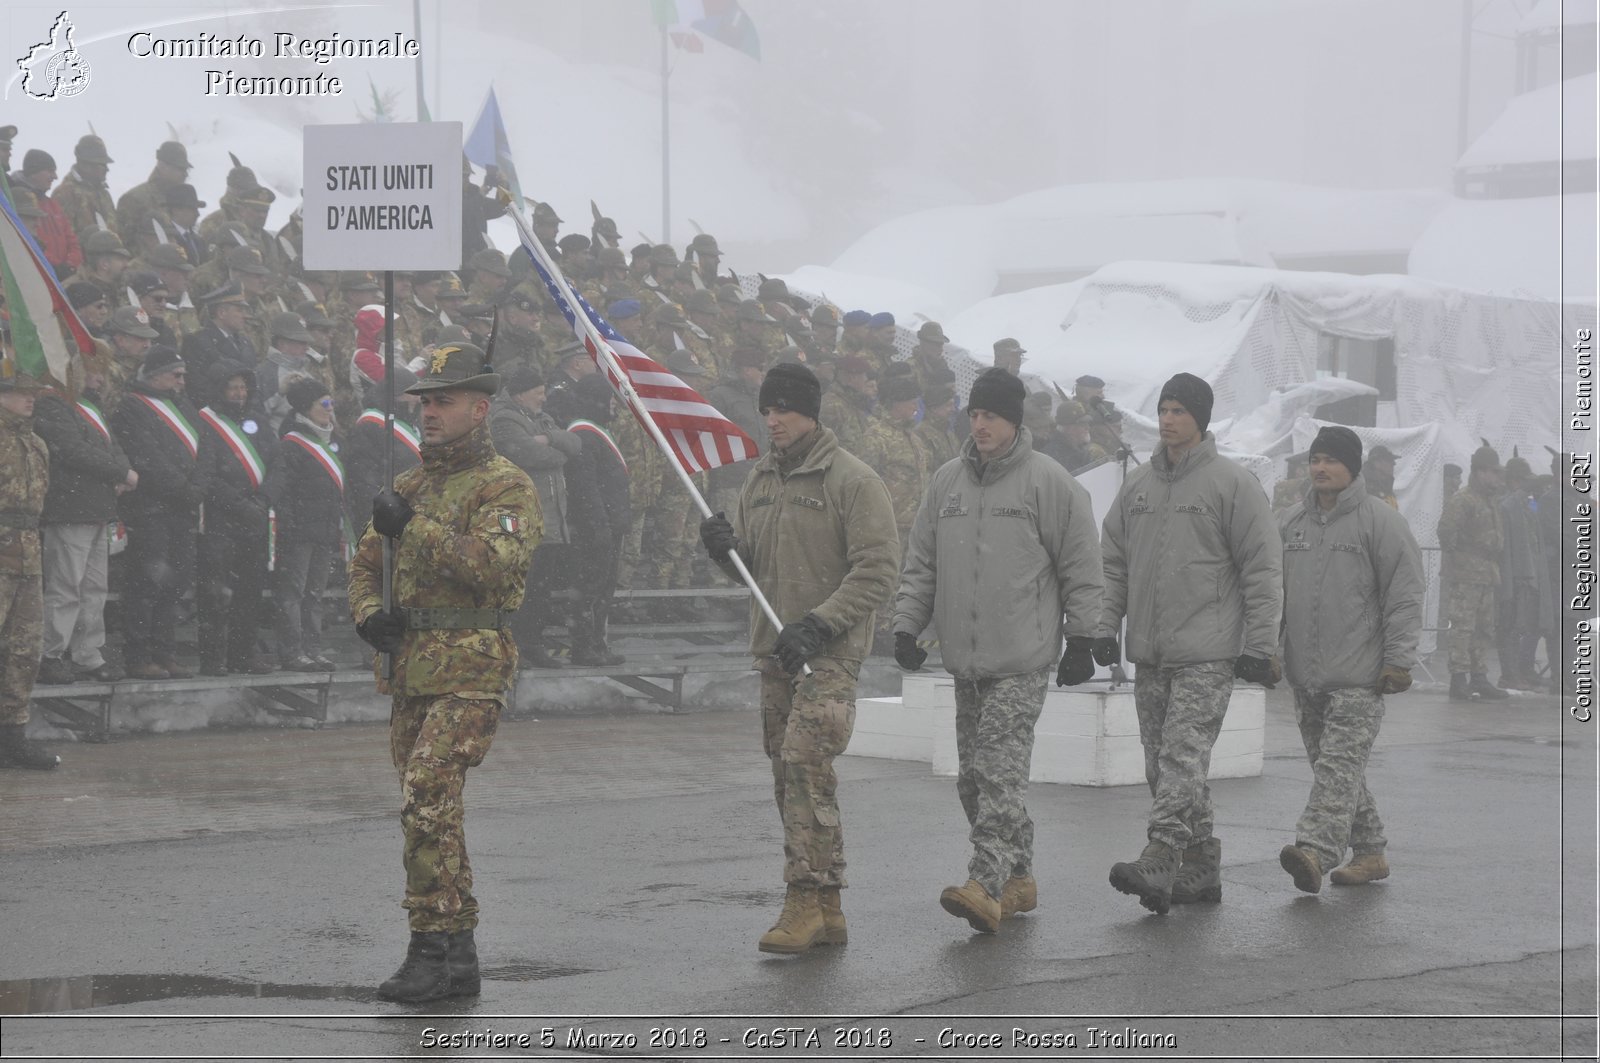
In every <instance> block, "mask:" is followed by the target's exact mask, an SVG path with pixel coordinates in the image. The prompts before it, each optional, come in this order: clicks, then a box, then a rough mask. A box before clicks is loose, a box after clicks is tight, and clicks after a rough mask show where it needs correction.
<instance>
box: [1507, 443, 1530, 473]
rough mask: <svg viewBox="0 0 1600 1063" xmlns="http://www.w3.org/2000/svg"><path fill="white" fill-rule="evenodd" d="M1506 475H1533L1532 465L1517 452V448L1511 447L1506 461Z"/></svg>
mask: <svg viewBox="0 0 1600 1063" xmlns="http://www.w3.org/2000/svg"><path fill="white" fill-rule="evenodd" d="M1506 475H1507V476H1509V477H1519V476H1520V477H1528V476H1532V475H1533V467H1532V466H1531V465H1529V464H1528V459H1527V458H1524V457H1523V456H1522V455H1521V454H1518V453H1517V448H1516V447H1512V448H1511V457H1510V458H1509V459H1508V460H1507V461H1506Z"/></svg>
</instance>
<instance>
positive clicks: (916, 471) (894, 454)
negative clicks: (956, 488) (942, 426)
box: [859, 417, 935, 545]
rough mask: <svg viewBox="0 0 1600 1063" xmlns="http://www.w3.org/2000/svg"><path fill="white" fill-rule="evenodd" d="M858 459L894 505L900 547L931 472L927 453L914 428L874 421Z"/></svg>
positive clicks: (882, 420)
mask: <svg viewBox="0 0 1600 1063" xmlns="http://www.w3.org/2000/svg"><path fill="white" fill-rule="evenodd" d="M859 455H860V457H861V460H862V461H864V462H866V463H867V464H868V465H869V466H871V467H872V469H873V470H874V471H875V472H877V474H878V475H879V477H881V478H882V479H883V485H884V486H885V487H887V488H888V489H889V498H890V499H891V500H892V501H893V502H894V523H895V527H897V528H899V529H900V539H901V543H902V545H903V544H904V541H905V537H906V533H907V532H909V531H910V530H911V522H912V521H914V520H916V519H917V507H919V506H920V505H921V504H922V492H923V490H924V489H925V488H926V487H927V486H928V477H929V475H930V474H931V473H932V472H933V470H934V468H935V466H933V465H932V463H931V462H930V461H929V458H928V449H927V447H926V445H924V443H923V442H922V437H921V436H920V435H918V434H917V430H916V426H915V425H906V426H904V427H902V426H900V425H897V424H893V423H891V422H890V421H889V420H888V419H887V418H884V417H874V418H873V419H872V424H871V426H870V427H869V428H868V429H867V437H866V440H865V441H864V442H863V443H862V446H861V450H860V452H859Z"/></svg>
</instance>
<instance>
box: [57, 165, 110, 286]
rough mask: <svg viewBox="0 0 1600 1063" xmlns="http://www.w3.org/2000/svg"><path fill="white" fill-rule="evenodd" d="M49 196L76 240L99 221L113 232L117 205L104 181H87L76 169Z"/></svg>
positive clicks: (70, 171)
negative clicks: (63, 215)
mask: <svg viewBox="0 0 1600 1063" xmlns="http://www.w3.org/2000/svg"><path fill="white" fill-rule="evenodd" d="M50 198H51V199H53V200H55V201H56V203H57V204H58V205H60V207H61V209H62V211H63V212H65V214H66V216H67V221H68V222H69V223H70V224H71V225H72V231H73V232H75V233H77V234H78V239H79V240H82V239H83V238H84V237H85V236H87V235H88V234H89V233H92V232H94V231H95V230H97V229H99V228H100V227H101V222H104V223H105V227H106V228H107V229H109V230H111V231H112V232H116V231H117V207H116V204H115V203H113V202H112V200H111V190H110V189H108V188H107V187H106V186H105V185H103V184H101V185H91V184H89V182H87V181H85V180H84V179H83V178H81V177H79V176H78V171H77V169H76V168H74V169H72V170H69V171H68V172H67V176H66V177H64V178H62V179H61V183H60V184H59V185H57V186H56V190H55V193H54V194H53V195H52V196H51V197H50ZM114 305H120V304H114Z"/></svg>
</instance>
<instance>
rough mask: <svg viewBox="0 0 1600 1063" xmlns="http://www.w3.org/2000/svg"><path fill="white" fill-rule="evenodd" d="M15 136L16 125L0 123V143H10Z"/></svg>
mask: <svg viewBox="0 0 1600 1063" xmlns="http://www.w3.org/2000/svg"><path fill="white" fill-rule="evenodd" d="M16 137H17V127H16V126H14V125H0V144H10V143H11V142H12V141H13V140H15V139H16Z"/></svg>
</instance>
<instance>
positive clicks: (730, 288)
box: [717, 281, 744, 306]
mask: <svg viewBox="0 0 1600 1063" xmlns="http://www.w3.org/2000/svg"><path fill="white" fill-rule="evenodd" d="M717 302H719V303H726V304H728V305H729V306H737V305H738V304H739V303H742V302H744V292H742V291H740V290H739V286H738V285H737V284H734V283H732V282H731V281H730V282H729V283H727V284H719V285H717Z"/></svg>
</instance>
